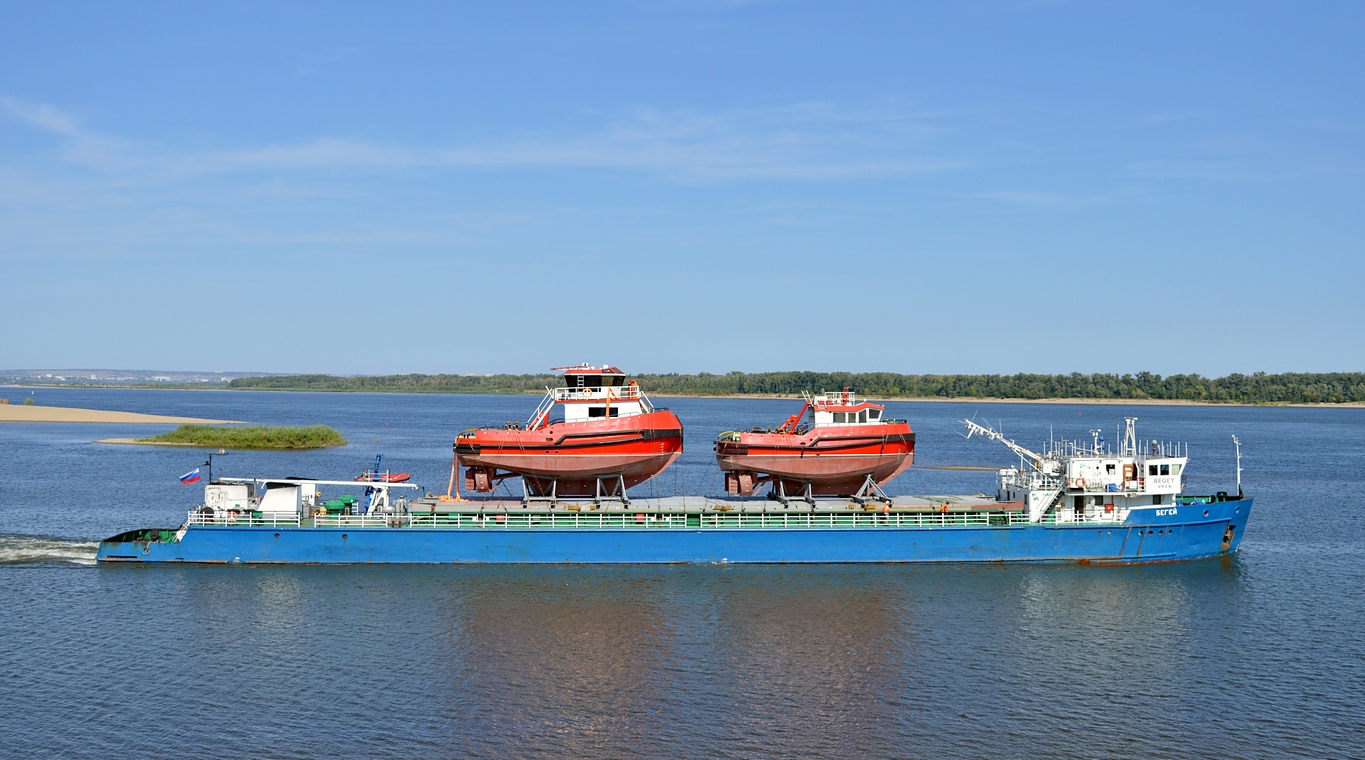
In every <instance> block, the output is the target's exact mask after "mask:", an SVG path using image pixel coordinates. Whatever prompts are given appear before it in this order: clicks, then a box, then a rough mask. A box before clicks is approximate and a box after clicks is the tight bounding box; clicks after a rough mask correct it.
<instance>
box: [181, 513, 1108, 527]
mask: <svg viewBox="0 0 1365 760" xmlns="http://www.w3.org/2000/svg"><path fill="white" fill-rule="evenodd" d="M1122 521H1123V520H1122V519H1120V518H1119V516H1118V515H1117V514H1115V513H1097V514H1094V515H1075V514H1073V513H1072V512H1071V510H1062V511H1061V512H1060V513H1059V512H1056V511H1053V512H1049V513H1048V514H1046V515H1044V516H1043V517H1042V519H1041V520H1040V521H1039V523H1038V524H1040V525H1094V524H1108V525H1114V524H1117V523H1121V522H1122ZM189 524H190V525H195V526H204V527H236V528H241V527H277V528H278V527H305V528H306V527H314V528H485V529H490V528H491V529H496V528H564V529H585V528H617V529H621V528H640V529H649V528H703V529H704V528H964V527H987V526H1021V525H1028V524H1029V519H1028V515H1027V514H1026V513H1024V512H995V511H985V510H982V511H970V512H891V513H884V512H877V511H865V512H847V513H845V512H816V513H810V512H804V513H802V512H770V513H744V512H705V513H701V514H696V513H693V514H650V513H644V512H640V513H633V514H632V513H620V512H589V513H584V514H574V513H568V514H558V513H555V514H545V513H528V514H517V513H504V512H498V513H488V514H479V513H438V514H411V515H325V516H324V515H319V516H317V517H312V518H303V519H299V518H298V517H295V516H290V515H262V516H258V517H253V516H251V515H249V514H240V513H239V514H232V513H220V514H218V515H206V514H202V513H200V512H198V511H193V512H190V513H189Z"/></svg>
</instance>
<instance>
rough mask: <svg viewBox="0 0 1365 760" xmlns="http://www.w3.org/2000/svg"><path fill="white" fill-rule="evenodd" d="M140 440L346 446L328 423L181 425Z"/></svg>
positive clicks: (219, 445)
mask: <svg viewBox="0 0 1365 760" xmlns="http://www.w3.org/2000/svg"><path fill="white" fill-rule="evenodd" d="M137 442H138V443H159V444H171V445H179V446H202V447H204V448H210V449H217V448H222V449H326V448H331V447H332V446H345V445H346V439H345V438H343V437H341V433H338V432H337V431H335V430H333V429H332V428H329V427H327V426H326V425H309V426H308V427H266V426H264V425H250V426H248V427H214V426H212V425H181V426H180V427H178V428H176V429H175V430H172V431H171V432H169V433H162V434H161V435H155V436H152V437H151V438H138V439H137Z"/></svg>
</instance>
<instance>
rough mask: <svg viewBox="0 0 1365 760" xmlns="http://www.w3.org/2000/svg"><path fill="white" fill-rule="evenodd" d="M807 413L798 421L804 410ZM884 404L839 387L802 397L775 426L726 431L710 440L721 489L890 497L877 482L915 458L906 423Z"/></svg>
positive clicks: (808, 496)
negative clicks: (861, 398)
mask: <svg viewBox="0 0 1365 760" xmlns="http://www.w3.org/2000/svg"><path fill="white" fill-rule="evenodd" d="M808 411H809V412H811V416H812V420H811V422H809V423H802V421H801V420H802V418H803V417H805V416H806V412H808ZM885 413H886V407H884V406H881V405H879V404H873V403H870V402H868V401H866V400H864V401H859V400H858V399H857V398H856V397H855V396H854V395H853V394H852V393H850V392H849V391H848V389H847V388H845V389H844V390H843V391H841V392H839V393H829V394H826V393H822V394H820V395H818V396H815V397H814V398H812V397H810V396H806V403H805V405H804V406H802V407H801V411H799V412H797V413H796V414H793V415H792V416H791V417H788V418H787V421H786V422H784V423H782V425H780V426H779V427H778V428H777V429H776V430H771V429H765V428H754V429H753V430H750V431H749V432H736V431H728V432H725V433H721V434H720V437H718V438H717V439H716V462H717V464H719V465H720V469H721V470H722V471H724V472H725V490H726V491H727V492H729V493H732V494H738V495H741V496H752V495H753V493H754V487H755V486H757V485H759V484H761V483H771V484H772V492H771V496H772V497H773V498H776V499H778V500H779V501H781V502H783V503H784V504H785V503H786V502H787V500H788V499H792V498H795V499H801V500H803V501H810V502H812V503H813V501H812V499H813V497H814V496H815V495H817V494H818V495H825V496H829V495H837V496H851V497H853V498H854V499H855V500H859V501H864V500H868V499H879V500H883V501H889V499H888V497H887V496H886V494H885V493H883V492H882V490H881V488H880V486H881V485H882V484H884V483H886V482H887V481H889V480H891V479H892V478H894V477H896V476H897V475H899V474H901V473H902V472H904V471H905V470H906V468H908V467H909V466H910V465H911V463H913V462H914V460H915V434H914V433H913V432H911V430H910V423H908V422H905V421H904V420H893V419H889V418H887V417H886V416H885Z"/></svg>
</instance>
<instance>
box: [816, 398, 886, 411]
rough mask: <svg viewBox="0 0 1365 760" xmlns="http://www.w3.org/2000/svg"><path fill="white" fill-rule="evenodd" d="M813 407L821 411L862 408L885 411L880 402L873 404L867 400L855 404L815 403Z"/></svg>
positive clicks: (856, 409)
mask: <svg viewBox="0 0 1365 760" xmlns="http://www.w3.org/2000/svg"><path fill="white" fill-rule="evenodd" d="M815 408H816V409H819V410H820V411H822V412H859V411H862V410H864V409H881V410H882V411H886V407H884V406H882V405H881V404H873V403H871V402H869V401H863V402H860V403H857V404H833V403H831V404H817V405H816V407H815Z"/></svg>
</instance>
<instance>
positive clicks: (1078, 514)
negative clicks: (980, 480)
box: [963, 417, 1189, 522]
mask: <svg viewBox="0 0 1365 760" xmlns="http://www.w3.org/2000/svg"><path fill="white" fill-rule="evenodd" d="M1124 421H1125V426H1124V433H1123V443H1122V445H1120V447H1119V449H1118V450H1117V451H1114V450H1113V449H1111V448H1110V447H1108V446H1107V445H1106V444H1105V442H1104V438H1103V437H1101V435H1100V431H1099V430H1091V431H1090V436H1091V440H1090V441H1068V440H1062V441H1050V442H1049V443H1048V445H1047V446H1046V447H1045V448H1044V449H1043V452H1042V453H1041V454H1039V453H1035V452H1033V451H1030V450H1028V449H1026V448H1024V447H1023V446H1020V445H1018V444H1017V443H1015V442H1014V441H1013V440H1010V439H1007V438H1005V436H1004V435H1002V434H1000V433H999V432H997V431H995V430H994V429H992V428H991V427H990V426H989V425H981V424H979V423H976V422H973V421H972V420H963V423H964V424H966V426H967V437H968V438H970V437H971V436H972V435H981V436H984V437H986V438H990V439H992V440H996V441H1000V442H1001V443H1003V444H1005V446H1007V447H1008V448H1009V449H1010V450H1011V451H1013V452H1014V453H1016V454H1018V455H1019V460H1020V464H1019V466H1018V467H1009V468H1005V469H1002V470H1000V471H999V472H998V473H997V474H998V476H999V479H1000V486H999V492H998V494H997V498H998V499H1000V500H1001V501H1019V500H1023V501H1024V503H1025V507H1026V508H1027V510H1028V515H1029V521H1030V522H1039V521H1041V520H1042V519H1043V517H1044V515H1047V514H1049V513H1052V514H1053V519H1055V520H1056V521H1057V522H1123V521H1124V520H1125V519H1127V516H1128V513H1129V512H1130V511H1131V510H1133V509H1147V508H1153V507H1155V508H1161V507H1163V506H1168V505H1174V503H1175V497H1176V495H1177V494H1179V493H1181V492H1182V491H1183V490H1184V472H1185V465H1186V464H1188V462H1189V449H1188V448H1187V447H1186V446H1185V445H1184V444H1179V443H1168V442H1162V441H1149V442H1144V443H1143V444H1141V445H1140V444H1139V443H1138V440H1137V418H1136V417H1125V418H1124Z"/></svg>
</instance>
